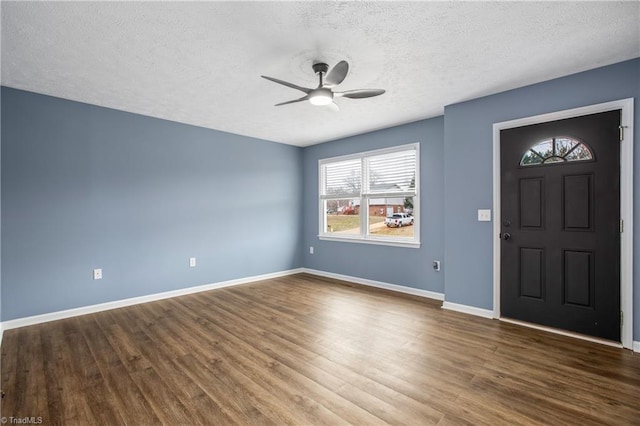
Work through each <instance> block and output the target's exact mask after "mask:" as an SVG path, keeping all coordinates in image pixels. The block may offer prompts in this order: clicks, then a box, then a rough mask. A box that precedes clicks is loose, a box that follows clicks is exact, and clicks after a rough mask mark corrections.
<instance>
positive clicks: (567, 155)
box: [520, 137, 593, 166]
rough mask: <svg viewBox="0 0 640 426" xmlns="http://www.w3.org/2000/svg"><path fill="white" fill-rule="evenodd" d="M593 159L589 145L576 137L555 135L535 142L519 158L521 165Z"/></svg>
mask: <svg viewBox="0 0 640 426" xmlns="http://www.w3.org/2000/svg"><path fill="white" fill-rule="evenodd" d="M586 160H593V155H592V154H591V150H590V149H589V147H588V146H587V145H586V144H584V143H583V142H580V141H579V140H577V139H573V138H569V137H555V138H551V139H545V140H543V141H540V142H537V143H536V144H534V145H533V146H532V147H531V148H529V149H528V150H527V152H525V153H524V155H523V156H522V159H521V160H520V165H521V166H536V165H539V164H553V163H565V162H568V161H586Z"/></svg>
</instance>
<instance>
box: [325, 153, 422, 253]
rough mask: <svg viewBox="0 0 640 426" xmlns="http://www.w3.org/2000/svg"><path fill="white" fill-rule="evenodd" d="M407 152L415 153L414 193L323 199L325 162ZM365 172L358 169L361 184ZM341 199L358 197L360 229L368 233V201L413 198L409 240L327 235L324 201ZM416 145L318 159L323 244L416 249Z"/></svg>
mask: <svg viewBox="0 0 640 426" xmlns="http://www.w3.org/2000/svg"><path fill="white" fill-rule="evenodd" d="M409 149H415V151H416V180H415V185H416V192H415V194H414V193H413V192H406V193H405V192H401V193H392V194H387V193H381V194H380V193H376V194H368V195H362V194H361V193H358V194H352V195H346V194H342V195H340V196H336V197H329V198H326V197H325V198H323V196H322V191H323V183H324V176H323V167H322V166H323V165H324V164H327V163H334V162H338V161H346V160H353V159H363V158H365V157H370V156H375V155H382V154H390V153H394V152H400V151H406V150H409ZM367 172H368V171H367V170H365V167H363V169H362V179H363V181H364V180H365V179H367V178H368V173H367ZM345 196H347V198H348V197H353V198H359V199H360V200H361V201H360V211H361V212H362V211H363V210H362V206H363V205H366V206H367V208H366V212H367V214H362V213H361V214H360V230H361V232H362V230H368V229H369V214H368V211H369V208H368V206H369V199H371V198H391V197H407V196H410V197H413V213H414V217H416V219H417V220H416V221H415V222H414V224H413V225H412V226H413V227H414V228H413V238H412V239H409V238H390V237H380V236H374V235H366V234H365V235H362V234H359V235H340V236H335V235H332V234H331V233H328V232H325V222H324V221H325V219H326V212H325V209H324V201H325V200H327V199H332V198H333V199H344V198H345ZM420 216H421V215H420V143H419V142H415V143H410V144H406V145H398V146H394V147H390V148H383V149H376V150H372V151H364V152H357V153H354V154H347V155H341V156H338V157H330V158H322V159H320V160H318V239H320V240H323V241H339V242H348V243H359V244H376V245H384V246H392V247H408V248H420V244H421V243H420V222H421V221H420Z"/></svg>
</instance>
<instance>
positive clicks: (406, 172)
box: [319, 143, 420, 245]
mask: <svg viewBox="0 0 640 426" xmlns="http://www.w3.org/2000/svg"><path fill="white" fill-rule="evenodd" d="M319 172H320V200H319V204H320V218H319V221H320V237H321V238H323V237H324V238H327V239H345V240H352V241H353V240H355V241H359V242H360V241H364V242H373V243H379V244H400V245H405V244H406V245H416V244H418V243H419V232H418V217H419V215H418V211H419V206H418V204H419V203H418V194H419V182H418V181H419V176H420V173H419V144H417V143H416V144H411V145H402V146H399V147H394V148H389V149H384V150H377V151H369V152H363V153H358V154H353V155H349V156H343V157H336V158H327V159H323V160H320V161H319Z"/></svg>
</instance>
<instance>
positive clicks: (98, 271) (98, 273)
mask: <svg viewBox="0 0 640 426" xmlns="http://www.w3.org/2000/svg"><path fill="white" fill-rule="evenodd" d="M93 279H94V280H101V279H102V269H94V270H93Z"/></svg>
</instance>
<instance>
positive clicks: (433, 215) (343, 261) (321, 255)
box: [303, 117, 444, 293]
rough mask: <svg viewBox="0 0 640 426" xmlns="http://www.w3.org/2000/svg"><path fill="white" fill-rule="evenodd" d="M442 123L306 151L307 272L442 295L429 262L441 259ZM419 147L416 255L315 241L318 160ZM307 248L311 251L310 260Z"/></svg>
mask: <svg viewBox="0 0 640 426" xmlns="http://www.w3.org/2000/svg"><path fill="white" fill-rule="evenodd" d="M443 131H444V120H443V118H442V117H437V118H434V119H430V120H423V121H418V122H415V123H411V124H406V125H402V126H398V127H392V128H389V129H385V130H379V131H376V132H372V133H367V134H364V135H359V136H353V137H350V138H345V139H340V140H337V141H332V142H327V143H323V144H319V145H314V146H311V147H307V148H305V150H304V153H303V158H304V160H303V161H304V188H305V190H304V198H303V204H304V250H303V251H304V253H305V260H304V263H305V266H306V267H308V268H312V269H318V270H321V271H327V272H333V273H338V274H344V275H351V276H355V277H360V278H366V279H371V280H376V281H383V282H387V283H392V284H399V285H404V286H408V287H414V288H417V289H422V290H429V291H434V292H439V293H442V292H443V290H444V279H443V275H444V273H443V272H442V271H441V272H435V271H434V270H433V268H432V266H431V261H432V260H442V255H443V238H444V235H443V188H444V185H443V181H442V179H443V141H444V135H443ZM413 142H420V185H421V190H420V197H421V199H420V200H421V201H420V203H421V204H420V206H421V207H420V224H421V225H420V234H421V235H420V241H421V242H422V245H421V247H420V248H419V249H415V248H398V247H389V246H380V245H369V244H358V243H347V242H335V241H320V240H319V239H318V236H317V235H318V160H319V159H321V158H328V157H335V156H339V155H346V154H352V153H356V152H362V151H370V150H374V149H380V148H387V147H391V146H396V145H404V144H408V143H413ZM309 246H313V247H314V249H315V253H314V254H309Z"/></svg>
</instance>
